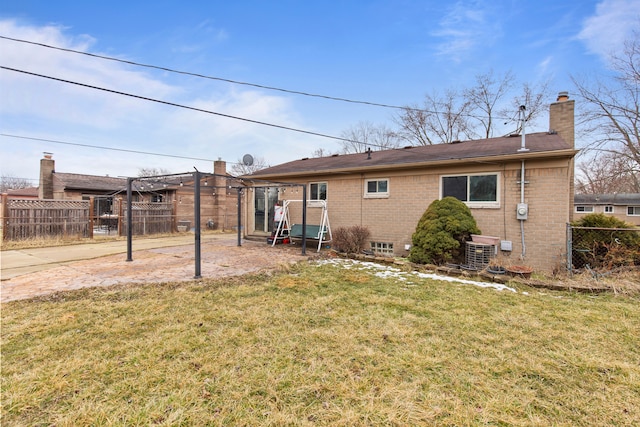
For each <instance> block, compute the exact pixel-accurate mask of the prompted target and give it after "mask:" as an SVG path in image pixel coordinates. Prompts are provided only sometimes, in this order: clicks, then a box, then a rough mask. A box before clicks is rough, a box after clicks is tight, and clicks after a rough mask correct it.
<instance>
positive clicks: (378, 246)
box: [371, 242, 393, 255]
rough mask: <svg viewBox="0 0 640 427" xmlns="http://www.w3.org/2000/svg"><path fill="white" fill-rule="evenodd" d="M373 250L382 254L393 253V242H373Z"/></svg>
mask: <svg viewBox="0 0 640 427" xmlns="http://www.w3.org/2000/svg"><path fill="white" fill-rule="evenodd" d="M371 250H372V251H373V252H374V253H376V254H380V255H393V243H389V242H371Z"/></svg>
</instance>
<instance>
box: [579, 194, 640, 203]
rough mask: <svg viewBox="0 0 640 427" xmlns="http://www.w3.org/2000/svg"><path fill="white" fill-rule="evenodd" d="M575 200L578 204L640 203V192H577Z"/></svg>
mask: <svg viewBox="0 0 640 427" xmlns="http://www.w3.org/2000/svg"><path fill="white" fill-rule="evenodd" d="M573 202H574V204H578V205H615V206H630V205H640V193H620V194H617V193H607V194H576V195H575V196H574V198H573Z"/></svg>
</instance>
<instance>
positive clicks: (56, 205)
mask: <svg viewBox="0 0 640 427" xmlns="http://www.w3.org/2000/svg"><path fill="white" fill-rule="evenodd" d="M2 209H3V215H2V219H3V224H2V225H3V227H2V235H3V239H5V240H24V239H37V238H53V237H66V236H78V237H92V234H93V224H92V221H91V216H92V215H91V202H90V201H89V200H29V199H9V198H8V197H3V200H2Z"/></svg>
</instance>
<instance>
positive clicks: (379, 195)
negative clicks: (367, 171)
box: [364, 178, 389, 199]
mask: <svg viewBox="0 0 640 427" xmlns="http://www.w3.org/2000/svg"><path fill="white" fill-rule="evenodd" d="M381 181H385V182H386V183H387V191H375V192H369V183H370V182H375V183H379V182H381ZM376 188H378V184H376ZM388 197H389V178H372V179H365V180H364V198H365V199H385V198H388Z"/></svg>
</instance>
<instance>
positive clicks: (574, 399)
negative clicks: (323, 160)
mask: <svg viewBox="0 0 640 427" xmlns="http://www.w3.org/2000/svg"><path fill="white" fill-rule="evenodd" d="M523 291H526V292H527V293H524V292H523ZM639 302H640V301H639V299H638V298H636V297H634V296H628V295H627V296H620V295H619V296H615V295H600V296H591V295H584V294H573V293H560V292H551V291H545V292H539V291H536V290H532V289H527V288H520V289H519V292H517V293H513V292H508V291H503V292H499V291H496V290H493V289H483V288H477V287H474V286H471V285H460V284H451V283H444V282H438V281H432V280H426V279H412V280H411V281H401V280H399V279H396V278H385V279H383V278H379V277H376V276H373V275H372V274H371V273H369V272H366V271H360V270H357V269H353V268H352V269H345V268H340V267H336V266H331V265H323V266H315V265H299V266H296V267H294V268H293V269H292V270H291V271H283V272H280V273H277V274H273V275H263V276H245V277H241V278H236V279H225V280H223V281H202V282H196V283H184V284H175V283H174V284H156V285H145V286H124V287H112V288H98V289H84V290H80V291H74V292H68V293H63V294H62V293H61V294H56V295H52V296H50V297H47V298H41V299H38V300H30V301H16V302H12V303H6V304H3V305H2V419H1V422H2V425H3V426H24V425H35V426H39V425H42V426H49V425H56V426H58V427H59V426H78V425H98V426H99V425H123V426H124V425H126V426H132V425H133V426H135V425H145V426H146V425H166V426H176V425H198V426H199V425H214V426H215V425H220V426H226V425H247V426H256V425H272V426H281V425H296V426H297V425H300V426H307V425H308V426H318V425H322V426H360V425H362V426H365V425H367V426H368V425H398V426H404V425H406V426H413V425H445V426H446V425H451V426H453V425H471V426H474V425H478V426H480V425H482V426H485V425H492V426H512V425H515V426H518V425H522V426H549V425H555V426H595V425H598V426H606V425H612V426H613V425H616V426H619V425H622V426H624V425H629V426H631V425H640V340H639V338H638V337H640V304H639Z"/></svg>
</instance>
